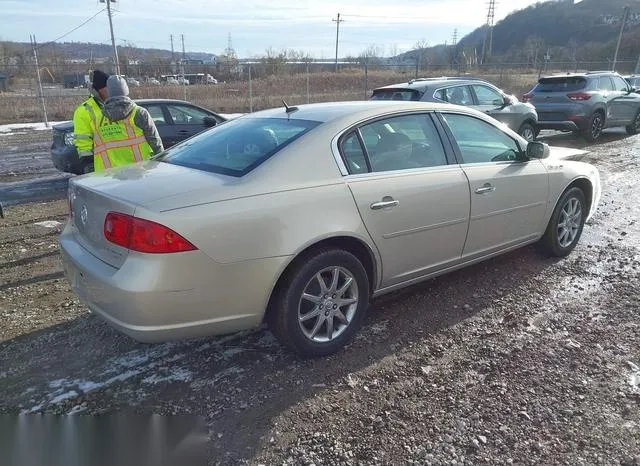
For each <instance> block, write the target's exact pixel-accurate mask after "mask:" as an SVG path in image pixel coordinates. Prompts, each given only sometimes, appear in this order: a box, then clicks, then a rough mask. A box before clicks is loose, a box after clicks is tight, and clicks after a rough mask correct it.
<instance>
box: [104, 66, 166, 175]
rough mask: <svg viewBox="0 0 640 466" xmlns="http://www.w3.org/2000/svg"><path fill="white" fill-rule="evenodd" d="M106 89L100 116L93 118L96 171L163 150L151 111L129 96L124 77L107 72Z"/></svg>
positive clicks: (147, 156)
mask: <svg viewBox="0 0 640 466" xmlns="http://www.w3.org/2000/svg"><path fill="white" fill-rule="evenodd" d="M107 93H108V95H109V98H108V99H107V100H106V102H105V103H104V106H103V107H102V115H101V117H100V118H96V120H94V121H92V125H93V126H94V137H93V165H94V169H95V171H97V172H99V171H102V170H105V169H107V168H113V167H121V166H123V165H129V164H132V163H135V162H142V161H143V160H148V159H149V158H150V157H151V156H152V155H155V154H159V153H160V152H162V151H163V150H164V147H162V140H161V139H160V135H159V134H158V129H157V128H156V125H155V123H154V122H153V119H152V118H151V115H149V112H148V111H147V109H145V108H143V107H140V106H139V105H136V104H135V102H133V101H132V100H131V99H130V98H129V86H127V82H126V81H125V80H124V78H122V77H121V76H116V75H113V76H109V79H108V80H107Z"/></svg>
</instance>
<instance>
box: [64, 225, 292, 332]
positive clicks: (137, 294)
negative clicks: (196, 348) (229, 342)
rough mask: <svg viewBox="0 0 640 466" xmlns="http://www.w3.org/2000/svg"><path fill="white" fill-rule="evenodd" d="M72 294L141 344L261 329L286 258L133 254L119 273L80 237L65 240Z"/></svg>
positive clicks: (197, 253) (194, 253)
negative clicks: (233, 260) (228, 260)
mask: <svg viewBox="0 0 640 466" xmlns="http://www.w3.org/2000/svg"><path fill="white" fill-rule="evenodd" d="M60 246H61V248H60V249H61V254H62V262H63V265H64V270H65V274H66V276H67V279H68V280H69V283H70V284H71V288H72V289H73V291H74V292H75V293H76V294H77V295H78V296H79V297H80V299H82V301H84V303H85V304H86V305H87V306H88V307H89V309H90V310H91V311H92V312H93V313H95V314H96V315H98V316H100V317H101V318H103V319H104V320H106V321H107V322H108V323H109V324H110V325H112V326H113V327H115V328H116V329H117V330H119V331H120V332H122V333H124V334H126V335H129V336H130V337H132V338H134V339H136V340H138V341H142V342H163V341H169V340H182V339H189V338H198V337H204V336H209V335H219V334H226V333H233V332H237V331H241V330H247V329H250V328H255V327H258V326H260V325H261V323H262V320H263V316H264V312H265V308H266V305H267V303H268V300H269V296H270V293H271V290H272V288H273V285H274V284H275V282H276V280H277V276H278V274H279V272H280V270H282V267H283V264H284V262H285V260H286V258H269V259H259V260H254V261H245V262H242V263H238V264H218V263H216V262H214V261H213V260H212V259H210V258H209V257H208V256H206V255H205V254H204V253H202V252H200V251H192V252H187V253H179V254H171V259H168V257H167V255H162V254H158V255H154V254H138V253H133V252H131V253H130V254H129V255H128V257H127V259H126V261H125V263H124V264H123V266H122V267H121V268H119V269H117V268H114V267H112V266H110V265H108V264H106V263H105V262H103V261H101V260H100V259H98V258H97V257H95V256H93V255H92V254H91V253H90V252H89V251H87V250H86V249H84V248H83V247H82V246H81V245H80V244H79V243H78V242H77V241H76V239H75V237H74V233H73V227H72V226H70V225H69V224H68V225H67V226H66V228H65V230H64V231H63V233H62V235H61V236H60Z"/></svg>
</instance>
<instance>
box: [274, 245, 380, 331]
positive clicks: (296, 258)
mask: <svg viewBox="0 0 640 466" xmlns="http://www.w3.org/2000/svg"><path fill="white" fill-rule="evenodd" d="M333 248H335V249H342V250H344V251H347V252H349V253H351V254H353V255H354V256H355V257H356V258H357V259H358V260H359V261H360V262H361V263H362V265H363V267H364V269H365V271H366V273H367V278H368V279H369V291H370V293H371V294H373V292H374V291H375V289H376V288H377V287H378V279H379V277H380V274H381V269H380V261H379V259H378V256H377V253H376V251H374V249H373V248H372V247H371V246H370V245H369V244H368V243H367V242H366V241H365V240H364V239H362V238H359V237H356V236H351V235H335V236H329V237H326V238H321V239H316V240H315V241H314V242H312V243H311V244H309V245H306V246H304V247H303V248H301V250H300V251H298V252H297V253H295V254H293V255H292V256H291V258H290V260H289V262H288V263H286V264H285V266H284V267H283V268H282V270H281V271H280V274H279V275H278V278H277V280H276V281H275V283H274V285H273V287H272V289H271V293H270V295H269V301H268V303H267V308H266V312H265V316H264V320H266V319H267V318H268V316H269V314H270V313H271V312H273V304H274V302H275V300H276V298H277V297H278V294H279V292H280V291H281V289H282V287H283V286H284V284H285V283H286V281H287V277H288V275H289V274H290V273H291V272H292V271H293V270H294V269H295V268H296V267H297V266H298V265H299V264H300V263H302V262H304V260H305V259H306V258H307V257H309V256H310V255H312V254H314V252H316V251H320V250H322V249H333Z"/></svg>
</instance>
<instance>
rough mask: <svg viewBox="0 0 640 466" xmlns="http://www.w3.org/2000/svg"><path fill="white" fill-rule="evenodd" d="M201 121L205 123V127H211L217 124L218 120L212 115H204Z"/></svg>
mask: <svg viewBox="0 0 640 466" xmlns="http://www.w3.org/2000/svg"><path fill="white" fill-rule="evenodd" d="M203 122H204V125H205V126H206V127H207V128H212V127H214V126H215V125H217V124H218V120H216V119H215V118H213V117H212V116H206V117H204V119H203Z"/></svg>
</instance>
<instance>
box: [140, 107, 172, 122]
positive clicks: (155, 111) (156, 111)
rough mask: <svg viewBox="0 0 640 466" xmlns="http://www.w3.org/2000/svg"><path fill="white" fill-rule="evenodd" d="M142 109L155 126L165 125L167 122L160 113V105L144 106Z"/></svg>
mask: <svg viewBox="0 0 640 466" xmlns="http://www.w3.org/2000/svg"><path fill="white" fill-rule="evenodd" d="M144 108H146V109H147V111H148V112H149V115H151V118H152V119H153V122H154V123H155V124H156V125H166V124H167V122H166V121H165V119H164V113H163V112H162V107H161V106H160V105H145V106H144Z"/></svg>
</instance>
